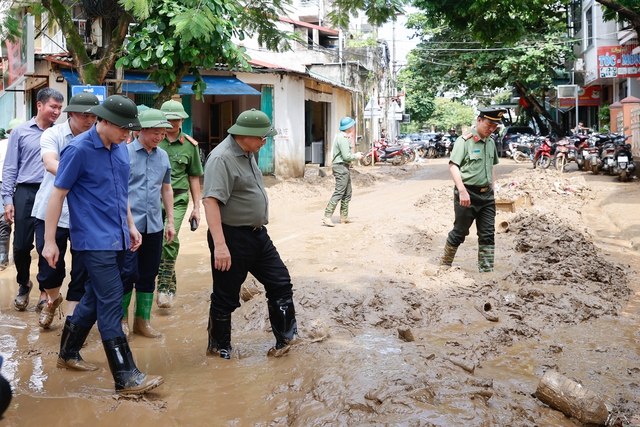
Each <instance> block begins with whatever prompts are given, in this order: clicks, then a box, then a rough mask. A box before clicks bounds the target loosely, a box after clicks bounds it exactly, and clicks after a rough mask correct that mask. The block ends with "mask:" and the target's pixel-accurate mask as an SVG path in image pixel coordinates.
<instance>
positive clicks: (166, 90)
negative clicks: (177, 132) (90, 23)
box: [116, 0, 294, 104]
mask: <svg viewBox="0 0 640 427" xmlns="http://www.w3.org/2000/svg"><path fill="white" fill-rule="evenodd" d="M122 4H123V6H124V8H125V9H126V10H127V11H129V12H131V13H132V14H134V16H136V21H137V24H136V25H135V27H134V28H133V29H132V30H131V36H130V38H129V41H128V43H127V44H126V45H125V52H124V54H123V56H122V57H121V58H120V59H119V60H118V62H117V64H116V66H118V67H124V68H125V69H132V68H135V69H141V70H147V69H152V71H151V73H150V78H151V79H152V80H153V81H155V82H156V83H157V84H158V85H159V86H161V87H162V88H163V89H162V91H161V92H160V94H159V96H158V98H157V100H156V104H161V103H162V102H164V101H165V100H167V99H169V98H170V97H171V95H173V94H175V93H176V92H177V91H178V89H179V88H180V81H181V80H182V78H183V77H184V76H186V75H189V74H192V75H193V76H195V81H194V83H193V85H192V87H191V88H192V90H193V91H194V93H195V94H196V99H202V93H203V91H204V90H205V88H206V83H205V82H204V81H203V80H202V76H201V75H200V71H199V70H200V69H201V68H205V69H212V68H215V67H216V66H219V65H223V66H227V67H229V68H231V69H234V68H235V69H243V70H249V69H250V68H251V67H250V66H249V63H248V59H249V57H248V55H247V54H246V52H245V49H244V48H243V47H240V46H237V45H236V44H234V42H233V39H234V38H235V39H239V40H244V39H245V38H247V37H251V36H253V35H254V34H255V35H257V36H258V41H259V43H260V44H261V45H263V46H265V47H267V48H268V49H270V50H274V51H279V50H283V49H287V48H288V47H289V43H288V41H290V40H292V39H293V37H294V36H293V35H292V34H286V33H283V32H281V31H279V30H278V29H277V28H276V23H275V22H276V20H277V16H280V15H282V14H283V13H284V7H285V5H286V3H283V2H281V1H279V0H278V1H254V2H251V3H248V4H247V5H244V4H241V3H239V2H235V1H221V0H194V1H192V0H180V1H176V0H122Z"/></svg>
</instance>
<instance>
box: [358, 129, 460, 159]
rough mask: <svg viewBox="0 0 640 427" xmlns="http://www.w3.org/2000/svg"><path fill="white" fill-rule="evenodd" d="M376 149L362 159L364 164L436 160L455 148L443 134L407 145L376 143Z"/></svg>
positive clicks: (382, 141)
mask: <svg viewBox="0 0 640 427" xmlns="http://www.w3.org/2000/svg"><path fill="white" fill-rule="evenodd" d="M373 145H374V148H373V149H372V150H369V152H367V153H366V154H365V155H364V156H363V157H362V160H361V162H362V164H363V165H365V166H369V165H371V164H372V162H375V163H379V162H382V163H385V162H388V163H391V164H393V165H395V166H399V165H404V164H405V163H407V162H413V161H415V160H416V158H425V159H434V158H437V157H444V156H446V155H447V154H449V152H450V151H451V148H453V142H452V141H450V140H449V139H448V138H446V137H444V138H443V135H442V134H438V135H435V136H434V137H433V138H431V139H428V140H420V141H415V142H410V143H405V144H402V145H400V144H389V143H388V142H386V141H385V140H380V141H375V142H374V144H373Z"/></svg>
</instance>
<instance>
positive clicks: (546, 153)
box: [533, 136, 554, 169]
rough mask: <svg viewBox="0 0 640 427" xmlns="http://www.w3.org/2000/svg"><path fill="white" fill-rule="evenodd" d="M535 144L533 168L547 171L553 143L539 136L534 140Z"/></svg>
mask: <svg viewBox="0 0 640 427" xmlns="http://www.w3.org/2000/svg"><path fill="white" fill-rule="evenodd" d="M536 143H538V146H537V147H536V150H535V155H534V157H533V168H534V169H535V168H536V167H537V166H539V167H540V169H547V168H548V167H549V165H551V156H552V153H553V152H554V151H553V149H552V144H553V142H552V141H551V139H550V138H548V137H545V136H541V137H538V138H537V139H536Z"/></svg>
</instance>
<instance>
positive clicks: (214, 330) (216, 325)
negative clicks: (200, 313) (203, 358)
mask: <svg viewBox="0 0 640 427" xmlns="http://www.w3.org/2000/svg"><path fill="white" fill-rule="evenodd" d="M207 332H208V333H209V343H208V345H207V356H216V355H220V357H222V358H223V359H231V314H224V315H223V314H213V313H211V312H209V326H208V327H207Z"/></svg>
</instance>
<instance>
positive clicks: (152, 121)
mask: <svg viewBox="0 0 640 427" xmlns="http://www.w3.org/2000/svg"><path fill="white" fill-rule="evenodd" d="M138 119H139V120H140V127H141V128H142V129H149V128H167V129H170V128H172V127H173V126H171V123H169V122H168V121H167V117H166V116H165V114H164V113H163V112H162V111H160V110H156V109H154V108H148V109H146V110H143V111H142V112H141V113H140V115H139V116H138Z"/></svg>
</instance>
